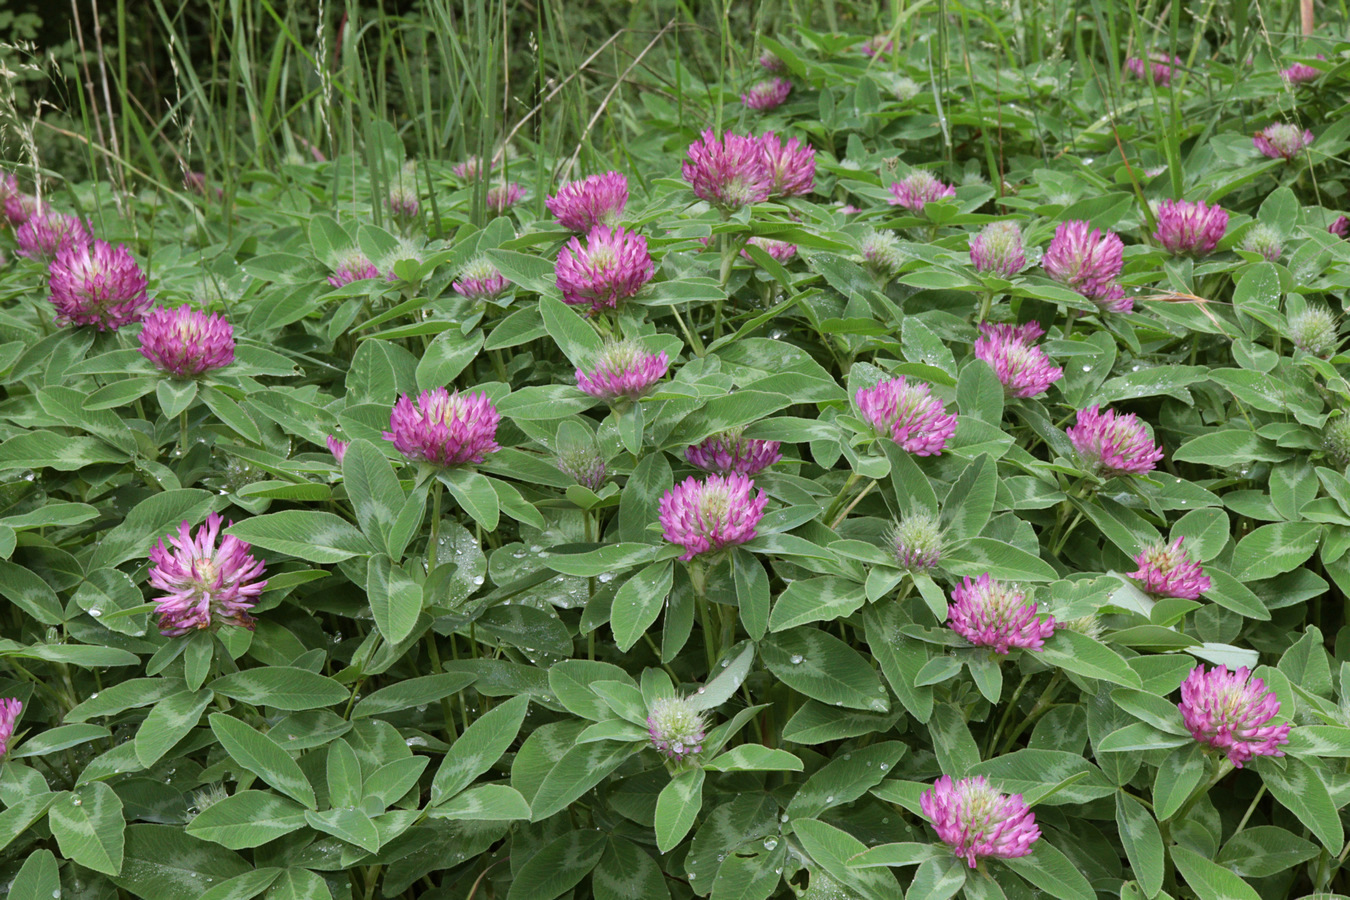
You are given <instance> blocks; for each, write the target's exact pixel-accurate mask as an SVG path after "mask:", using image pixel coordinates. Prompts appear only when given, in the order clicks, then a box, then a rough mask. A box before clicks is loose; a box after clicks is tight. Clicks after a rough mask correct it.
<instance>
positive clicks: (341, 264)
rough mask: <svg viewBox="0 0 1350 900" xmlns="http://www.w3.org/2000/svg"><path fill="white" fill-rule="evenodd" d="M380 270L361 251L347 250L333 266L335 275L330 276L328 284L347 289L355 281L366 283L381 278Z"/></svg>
mask: <svg viewBox="0 0 1350 900" xmlns="http://www.w3.org/2000/svg"><path fill="white" fill-rule="evenodd" d="M379 277H380V270H379V269H377V268H375V264H374V263H373V262H371V261H370V260H369V259H366V255H365V254H364V253H362V252H361V251H360V250H357V249H355V248H353V249H351V250H347V251H345V252H344V253H342V254H341V255H340V256H339V257H338V258H337V263H336V264H335V265H334V266H333V274H332V275H329V276H328V283H329V284H331V285H332V286H333V287H335V288H340V287H345V286H346V285H349V284H351V283H352V282H353V281H365V280H366V279H369V278H379Z"/></svg>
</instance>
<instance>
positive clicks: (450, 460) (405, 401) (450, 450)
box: [381, 387, 502, 468]
mask: <svg viewBox="0 0 1350 900" xmlns="http://www.w3.org/2000/svg"><path fill="white" fill-rule="evenodd" d="M501 418H502V417H501V415H500V414H499V413H498V412H497V407H496V406H494V405H493V403H492V401H491V400H490V399H488V395H487V394H484V393H481V392H480V393H475V394H461V393H460V392H459V391H455V392H454V393H453V394H452V393H450V392H449V391H447V390H446V389H445V388H443V387H441V388H433V389H432V390H429V391H423V392H422V393H421V394H419V395H418V397H417V400H416V401H415V402H414V400H413V398H412V395H411V394H403V395H401V396H400V397H399V398H398V401H397V402H396V403H394V408H393V410H392V411H390V414H389V430H388V431H386V432H384V433H383V434H382V435H381V437H383V438H384V439H385V440H386V441H390V442H391V443H393V445H394V448H395V449H397V450H398V452H399V453H402V454H403V455H404V456H405V457H407V458H408V459H409V460H411V461H413V462H425V463H429V464H431V465H433V466H440V467H442V468H445V467H448V466H460V465H463V464H465V463H481V462H482V461H483V460H484V459H485V458H486V457H487V455H488V454H489V453H496V452H497V450H498V449H499V448H498V447H497V424H498V423H499V422H500V421H501Z"/></svg>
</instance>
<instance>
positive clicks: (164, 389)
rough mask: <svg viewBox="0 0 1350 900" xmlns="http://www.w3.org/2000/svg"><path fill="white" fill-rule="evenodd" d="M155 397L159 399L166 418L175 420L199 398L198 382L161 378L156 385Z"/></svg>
mask: <svg viewBox="0 0 1350 900" xmlns="http://www.w3.org/2000/svg"><path fill="white" fill-rule="evenodd" d="M155 399H157V400H158V401H159V408H160V411H161V412H163V413H164V418H166V419H168V420H169V421H173V420H174V419H176V418H178V414H179V413H181V412H183V411H185V410H186V409H187V408H188V407H189V406H191V405H192V401H193V400H196V399H197V382H195V381H178V380H176V379H174V378H161V379H160V382H159V384H157V385H155Z"/></svg>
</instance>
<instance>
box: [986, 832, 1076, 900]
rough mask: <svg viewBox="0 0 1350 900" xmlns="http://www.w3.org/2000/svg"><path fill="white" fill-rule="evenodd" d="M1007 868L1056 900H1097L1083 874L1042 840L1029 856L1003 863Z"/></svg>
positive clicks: (1006, 860) (1047, 842)
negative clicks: (1056, 898)
mask: <svg viewBox="0 0 1350 900" xmlns="http://www.w3.org/2000/svg"><path fill="white" fill-rule="evenodd" d="M1003 862H1004V863H1005V864H1006V865H1007V866H1008V868H1010V869H1012V870H1013V871H1014V872H1016V873H1017V874H1018V875H1021V876H1022V877H1023V878H1025V879H1026V880H1027V881H1030V882H1031V883H1032V884H1034V885H1036V887H1038V888H1040V889H1041V890H1043V891H1045V892H1046V893H1047V894H1049V895H1050V896H1052V897H1058V898H1059V900H1097V892H1096V891H1094V890H1093V889H1092V885H1091V884H1089V883H1088V880H1087V879H1086V878H1084V877H1083V873H1081V872H1079V871H1078V868H1077V867H1076V866H1074V864H1073V863H1071V862H1069V858H1068V857H1067V856H1065V855H1064V854H1063V853H1061V852H1060V851H1059V848H1057V847H1056V846H1055V845H1053V844H1051V843H1050V842H1049V841H1047V840H1045V839H1044V838H1042V839H1041V840H1039V841H1037V842H1036V846H1035V847H1034V848H1032V851H1031V855H1030V856H1022V857H1019V858H1016V859H1005V860H1004V861H1003Z"/></svg>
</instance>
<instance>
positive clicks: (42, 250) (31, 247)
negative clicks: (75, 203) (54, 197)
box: [14, 212, 93, 263]
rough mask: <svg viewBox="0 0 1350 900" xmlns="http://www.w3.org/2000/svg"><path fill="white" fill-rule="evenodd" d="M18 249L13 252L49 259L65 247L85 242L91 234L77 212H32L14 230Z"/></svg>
mask: <svg viewBox="0 0 1350 900" xmlns="http://www.w3.org/2000/svg"><path fill="white" fill-rule="evenodd" d="M14 240H15V242H17V243H18V245H19V249H18V250H16V251H15V252H16V253H18V254H19V255H20V256H26V257H28V258H29V259H31V260H34V261H36V262H41V263H50V262H51V261H52V260H53V259H55V258H56V254H57V253H58V252H60V251H61V250H64V249H65V248H67V247H77V246H84V245H87V244H88V243H89V242H90V241H91V240H93V237H92V236H90V234H89V230H88V229H87V228H85V227H84V223H83V222H81V221H80V220H79V218H78V217H77V216H67V215H62V214H61V213H54V212H43V213H34V214H33V215H32V216H31V217H29V219H28V221H26V222H24V223H23V224H22V225H20V226H19V227H18V228H17V229H16V230H15V232H14Z"/></svg>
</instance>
